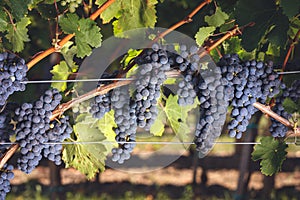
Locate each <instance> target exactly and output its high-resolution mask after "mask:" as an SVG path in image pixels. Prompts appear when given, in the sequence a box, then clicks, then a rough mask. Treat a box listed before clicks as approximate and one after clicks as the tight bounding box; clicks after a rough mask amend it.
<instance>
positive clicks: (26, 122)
mask: <svg viewBox="0 0 300 200" xmlns="http://www.w3.org/2000/svg"><path fill="white" fill-rule="evenodd" d="M61 100H62V96H61V94H59V92H58V90H56V89H51V90H47V91H46V92H45V94H44V95H43V96H41V97H40V99H39V100H37V101H35V102H34V103H33V104H31V103H24V104H22V106H21V107H19V108H17V109H16V110H15V121H17V122H18V123H17V126H16V130H15V131H16V142H17V143H19V145H20V147H21V149H20V151H21V155H22V156H21V158H19V159H18V161H17V163H18V168H19V169H20V170H22V171H23V172H25V173H30V172H31V171H32V170H33V169H34V168H35V167H36V166H37V165H38V163H39V161H40V160H41V159H42V151H43V149H44V146H43V144H44V143H46V142H49V140H51V139H52V138H48V131H49V130H51V129H50V128H51V127H50V117H51V115H52V111H53V110H54V109H55V108H56V107H57V106H58V105H59V104H60V101H61ZM49 135H51V134H49Z"/></svg>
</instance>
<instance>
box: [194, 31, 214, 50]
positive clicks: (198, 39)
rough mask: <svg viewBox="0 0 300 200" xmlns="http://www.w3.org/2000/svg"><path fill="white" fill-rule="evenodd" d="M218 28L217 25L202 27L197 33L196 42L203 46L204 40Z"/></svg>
mask: <svg viewBox="0 0 300 200" xmlns="http://www.w3.org/2000/svg"><path fill="white" fill-rule="evenodd" d="M215 30H216V28H215V27H213V26H209V27H200V28H199V30H198V32H197V33H196V35H195V39H196V43H197V44H198V45H199V46H202V44H203V42H204V41H205V40H206V39H207V38H208V37H209V36H211V35H212V33H213V32H214V31H215Z"/></svg>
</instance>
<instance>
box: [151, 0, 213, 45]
mask: <svg viewBox="0 0 300 200" xmlns="http://www.w3.org/2000/svg"><path fill="white" fill-rule="evenodd" d="M209 3H211V0H204V1H203V2H202V3H200V4H199V5H198V6H197V7H196V8H195V9H194V10H193V11H192V12H191V13H190V14H189V15H188V16H186V17H185V18H184V19H183V20H181V21H179V22H177V23H176V24H174V25H173V26H171V27H170V28H168V29H167V30H166V31H164V32H162V33H161V34H159V35H158V36H157V37H156V38H155V39H154V42H157V41H158V40H159V39H161V38H163V37H165V36H166V35H167V34H169V33H170V32H172V31H174V30H175V29H177V28H178V27H180V26H182V25H183V24H188V23H190V22H192V21H193V17H194V16H195V15H196V14H197V13H198V12H199V11H200V10H201V9H202V8H203V7H204V6H205V5H207V4H209Z"/></svg>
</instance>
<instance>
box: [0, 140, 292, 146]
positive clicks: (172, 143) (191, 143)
mask: <svg viewBox="0 0 300 200" xmlns="http://www.w3.org/2000/svg"><path fill="white" fill-rule="evenodd" d="M115 143H118V144H160V145H179V144H182V145H194V144H195V143H194V142H168V141H162V142H156V141H136V142H132V141H131V142H116V141H90V142H45V143H41V144H45V145H55V144H65V145H79V144H81V145H82V144H115ZM12 144H17V143H15V142H1V143H0V145H12ZM214 144H222V145H223V144H225V145H232V144H234V145H255V144H261V143H260V142H221V141H215V142H214ZM286 144H297V143H296V142H287V143H286Z"/></svg>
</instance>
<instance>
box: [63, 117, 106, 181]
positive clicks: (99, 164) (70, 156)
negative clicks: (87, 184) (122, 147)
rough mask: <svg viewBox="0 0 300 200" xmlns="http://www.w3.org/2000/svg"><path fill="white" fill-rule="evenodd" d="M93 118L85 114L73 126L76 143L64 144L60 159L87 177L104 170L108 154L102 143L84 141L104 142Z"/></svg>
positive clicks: (90, 177) (103, 137)
mask: <svg viewBox="0 0 300 200" xmlns="http://www.w3.org/2000/svg"><path fill="white" fill-rule="evenodd" d="M94 121H95V119H93V118H92V117H91V115H86V117H84V119H83V120H82V121H80V122H77V123H76V124H75V125H74V126H73V129H74V133H75V135H76V141H75V142H78V144H74V145H65V146H64V150H63V156H62V159H63V160H64V162H65V164H66V167H74V168H76V169H77V170H79V171H80V172H81V173H83V174H85V175H86V176H87V178H88V179H92V178H93V177H94V176H95V175H96V173H98V172H101V171H104V169H105V160H106V156H107V154H108V151H107V149H106V148H105V146H104V145H103V144H102V143H85V142H105V141H106V138H105V136H104V135H103V134H102V133H101V131H100V130H99V129H98V128H97V126H96V125H95V124H96V123H93V122H94Z"/></svg>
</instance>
